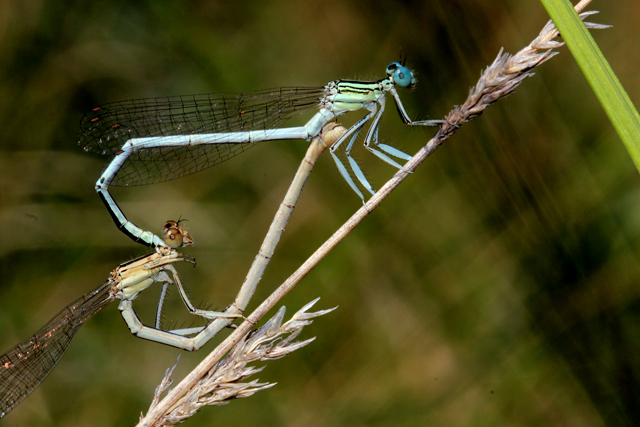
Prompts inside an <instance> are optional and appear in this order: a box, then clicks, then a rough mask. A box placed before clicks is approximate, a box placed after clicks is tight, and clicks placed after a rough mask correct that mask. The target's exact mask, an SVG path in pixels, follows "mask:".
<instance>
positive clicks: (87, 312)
mask: <svg viewBox="0 0 640 427" xmlns="http://www.w3.org/2000/svg"><path fill="white" fill-rule="evenodd" d="M164 236H165V242H164V243H165V245H166V246H163V247H161V248H158V250H157V251H156V252H154V253H152V254H150V255H146V256H143V257H140V258H137V259H134V260H132V261H129V262H126V263H124V264H121V265H120V266H118V268H116V269H115V270H113V271H112V272H111V275H110V276H109V279H107V281H105V282H104V283H103V284H102V285H101V286H99V287H98V288H97V289H95V290H93V291H91V292H89V293H87V294H85V295H83V296H82V297H80V298H79V299H78V300H76V301H74V302H73V303H71V304H69V305H68V306H67V307H65V308H64V309H63V310H62V311H60V313H58V314H57V315H56V316H55V317H54V318H53V319H51V320H50V321H49V322H48V323H47V324H46V325H44V326H43V327H42V328H40V330H39V331H38V332H36V333H35V334H34V335H33V336H32V337H31V338H29V339H28V340H26V341H23V342H21V343H20V344H18V345H16V346H15V347H13V348H12V349H11V350H9V351H8V352H6V353H5V354H3V355H2V356H0V418H2V417H3V416H5V415H6V414H7V413H8V412H9V411H11V410H12V409H13V408H15V407H16V406H17V405H18V404H19V403H20V402H22V400H24V399H25V398H26V397H27V396H28V395H29V394H31V392H32V391H33V390H35V389H36V387H38V385H40V383H41V382H42V381H43V380H44V379H45V378H46V377H47V375H49V373H50V372H51V371H52V370H53V368H55V366H56V364H57V363H58V361H59V360H60V358H61V357H62V356H63V355H64V353H65V351H66V350H67V348H68V347H69V344H71V340H72V339H73V337H74V336H75V334H76V332H78V329H79V328H80V326H82V324H83V323H84V322H85V321H87V320H88V319H89V318H90V317H92V316H93V315H95V314H96V313H98V312H99V311H100V310H102V309H103V308H104V307H106V306H107V305H108V304H109V303H111V302H112V301H114V300H120V306H119V307H118V308H119V309H120V312H121V313H122V317H123V318H124V320H125V321H126V323H127V325H128V326H129V330H130V331H131V333H133V334H134V335H135V336H137V337H139V338H144V339H147V340H151V341H156V342H159V343H162V344H167V345H170V346H173V347H178V348H182V349H185V350H197V349H199V348H200V347H202V346H203V345H204V344H205V343H206V342H207V341H208V340H209V339H211V338H212V337H213V335H212V334H211V333H209V331H208V330H207V329H206V328H191V329H180V330H172V331H165V330H161V329H160V314H161V312H162V304H163V301H164V295H165V292H166V288H167V286H168V285H170V284H174V285H176V287H177V288H178V291H179V293H180V296H181V297H182V300H183V301H184V304H185V305H186V306H187V308H188V309H189V311H190V312H191V313H193V314H196V315H198V316H201V317H204V318H206V319H215V318H217V317H238V315H230V314H227V313H218V312H214V311H205V310H199V309H196V308H195V307H194V306H193V304H192V303H191V302H190V301H189V298H188V297H187V294H186V293H185V291H184V289H183V287H182V284H181V282H180V278H179V277H178V273H177V272H176V270H175V268H174V267H173V265H172V264H173V263H175V262H180V261H186V262H191V263H194V264H195V261H194V260H193V258H191V257H188V256H186V255H182V254H180V253H179V252H177V251H176V250H175V249H174V248H177V247H180V246H188V245H191V243H192V240H191V237H190V236H189V234H188V232H186V230H183V229H182V228H181V227H180V226H179V224H178V223H176V222H175V221H167V223H166V224H165V226H164ZM153 283H162V284H163V289H162V292H161V297H160V301H159V302H158V308H157V311H156V321H155V327H149V326H145V325H143V324H142V322H141V321H140V319H139V318H138V316H137V314H136V312H135V311H134V310H133V307H132V305H131V301H132V300H133V299H134V298H135V297H136V296H137V295H138V294H139V293H140V292H142V291H143V290H145V289H146V288H148V287H149V286H151V285H152V284H153Z"/></svg>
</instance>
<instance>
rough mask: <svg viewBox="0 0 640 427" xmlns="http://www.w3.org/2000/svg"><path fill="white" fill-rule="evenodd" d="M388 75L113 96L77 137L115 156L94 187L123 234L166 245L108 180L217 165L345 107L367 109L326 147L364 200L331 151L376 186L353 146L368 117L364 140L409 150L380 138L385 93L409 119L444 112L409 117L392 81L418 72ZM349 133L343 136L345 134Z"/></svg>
mask: <svg viewBox="0 0 640 427" xmlns="http://www.w3.org/2000/svg"><path fill="white" fill-rule="evenodd" d="M386 74H387V77H385V78H384V79H381V80H378V81H373V82H362V81H353V80H337V81H333V82H330V83H328V84H327V85H325V86H324V87H320V88H278V89H271V90H264V91H258V92H251V93H246V94H209V95H190V96H175V97H164V98H149V99H137V100H130V101H123V102H114V103H111V104H106V105H104V106H102V107H97V108H94V109H93V110H91V112H89V113H88V114H86V115H85V117H84V118H83V119H82V122H81V124H80V136H79V141H78V143H79V145H80V146H81V147H82V148H83V149H84V150H85V151H88V152H93V153H98V154H102V155H108V156H112V159H111V160H110V162H109V163H108V165H107V167H106V168H105V170H104V171H103V172H102V175H101V176H100V178H99V179H98V182H97V183H96V191H97V192H98V194H99V196H100V198H101V199H102V201H103V202H104V204H105V205H106V207H107V209H108V210H109V213H110V214H111V216H112V217H113V220H114V221H115V223H116V225H117V226H118V228H119V229H120V230H122V231H123V232H124V233H125V234H126V235H127V236H129V237H130V238H132V239H133V240H135V241H137V242H140V243H142V244H145V245H147V246H152V247H157V246H162V245H164V242H163V240H162V239H161V238H160V237H158V236H156V235H154V234H153V233H152V232H150V231H143V230H142V229H141V228H139V227H138V226H136V225H135V224H133V223H132V222H130V221H129V220H127V218H126V216H125V215H124V213H123V212H122V210H121V209H120V208H119V207H118V205H117V204H116V202H115V200H114V199H113V197H111V194H110V193H109V190H108V188H109V186H110V185H113V186H135V185H145V184H152V183H157V182H162V181H168V180H171V179H176V178H180V177H182V176H186V175H189V174H192V173H195V172H198V171H201V170H203V169H206V168H209V167H211V166H215V165H217V164H219V163H221V162H223V161H225V160H227V159H229V158H231V157H234V156H235V155H237V154H239V153H241V152H243V151H245V150H247V149H248V148H250V147H252V146H253V145H255V144H256V143H258V142H262V141H273V140H289V139H303V140H309V139H311V138H313V137H316V136H318V135H319V134H320V132H321V131H322V128H323V127H324V126H325V125H326V124H327V123H328V122H329V121H331V120H333V119H334V118H336V117H337V116H339V115H341V114H345V113H347V112H350V111H358V110H366V111H368V113H367V114H366V115H365V116H364V117H363V118H361V119H360V120H358V121H357V122H356V123H355V124H354V125H353V126H351V127H350V128H349V129H348V131H347V132H346V133H345V134H344V135H343V136H342V137H341V138H340V139H338V140H337V141H336V142H335V143H333V144H332V145H331V147H330V153H331V155H332V158H333V159H334V160H335V163H336V166H337V167H338V171H339V172H340V174H341V175H342V177H343V178H344V179H345V181H346V182H347V183H348V184H349V186H350V187H351V188H352V189H353V191H355V192H356V194H357V195H358V196H359V197H360V198H361V199H362V201H363V202H364V200H365V197H364V195H363V194H362V192H361V191H360V189H359V188H358V186H357V185H356V182H355V181H354V179H353V178H352V177H351V175H350V173H349V171H348V169H347V165H345V164H344V163H343V162H342V160H341V159H340V158H339V157H338V156H337V155H336V153H335V151H336V150H337V149H338V148H339V147H340V146H341V145H342V144H343V143H346V146H345V157H346V159H347V163H348V166H349V168H350V169H351V171H352V172H353V175H354V176H355V177H356V179H357V181H358V182H359V183H360V185H361V186H362V187H363V188H365V189H366V190H367V191H368V192H369V193H371V194H375V191H374V189H373V188H372V186H371V184H369V182H368V181H367V179H366V177H365V175H364V173H363V172H362V169H361V168H360V166H359V165H358V164H357V162H356V161H355V160H354V159H353V158H352V157H351V155H350V153H351V149H352V147H353V144H354V142H355V140H356V137H357V136H358V135H359V133H360V131H361V130H362V129H363V127H364V126H365V125H366V124H367V123H368V122H369V121H371V124H370V126H369V129H368V131H367V133H366V136H365V138H364V146H365V147H366V148H367V149H368V150H369V151H370V152H371V153H373V154H374V155H376V156H377V157H378V158H380V159H382V160H384V161H385V162H386V163H388V164H390V165H392V166H395V167H396V168H398V169H402V165H400V164H399V163H398V161H396V160H394V157H395V158H397V159H399V160H404V161H406V160H409V159H410V158H411V156H409V155H407V154H405V153H403V152H402V151H400V150H398V149H396V148H394V147H391V146H390V145H386V144H381V143H379V141H378V131H379V127H380V119H381V117H382V113H383V112H384V109H385V96H386V94H387V93H388V94H390V95H391V96H393V99H394V101H395V103H396V107H397V109H398V113H399V114H400V118H401V119H402V121H403V122H404V123H405V124H407V125H414V126H437V125H439V124H440V123H442V122H443V121H442V120H422V121H412V120H411V119H410V118H409V116H408V114H407V113H406V111H405V108H404V106H403V105H402V101H401V100H400V97H399V95H398V93H397V91H396V86H399V87H403V88H411V87H413V86H414V85H415V83H416V79H415V77H414V75H413V73H412V72H411V71H410V70H409V69H408V68H407V67H405V66H404V65H402V64H400V63H398V62H392V63H391V64H389V66H388V67H387V69H386ZM312 110H317V112H316V114H315V115H314V116H313V117H312V118H311V119H310V120H309V121H308V122H307V123H306V124H305V125H304V126H299V127H289V128H278V126H280V125H282V124H283V123H284V122H285V121H286V120H288V119H290V118H292V117H293V116H295V115H299V114H303V113H306V112H310V111H312ZM347 141H348V142H347Z"/></svg>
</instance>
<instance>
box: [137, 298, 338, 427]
mask: <svg viewBox="0 0 640 427" xmlns="http://www.w3.org/2000/svg"><path fill="white" fill-rule="evenodd" d="M319 299H320V298H317V299H315V300H313V301H311V302H310V303H309V304H307V305H305V306H304V307H302V308H301V309H300V310H298V312H296V313H295V314H294V315H293V317H292V318H291V320H289V321H287V322H286V323H284V324H283V323H282V320H283V319H284V315H285V311H286V309H285V307H282V308H281V309H280V310H278V312H277V313H276V315H275V316H273V317H272V318H271V319H270V320H269V321H268V322H267V323H266V324H265V325H264V326H262V327H260V328H258V329H256V330H254V331H252V332H251V333H250V334H248V335H246V336H245V337H244V338H243V339H242V340H240V341H239V342H238V343H237V344H236V345H235V346H234V347H233V348H232V349H231V351H230V352H229V354H228V355H227V356H226V357H225V358H224V359H222V360H221V361H220V362H218V363H216V364H215V365H214V366H213V368H211V370H210V371H209V372H208V373H207V374H206V375H205V376H204V377H202V378H201V379H200V380H199V381H198V382H197V384H196V385H195V386H194V387H192V388H191V389H190V390H189V392H188V393H187V394H185V395H184V396H183V397H182V399H180V400H179V401H178V402H177V403H176V404H175V405H174V406H173V407H172V408H171V410H170V411H168V412H167V413H166V414H165V415H164V416H163V418H162V419H161V420H159V423H158V424H159V425H163V426H174V425H177V424H180V423H182V422H183V421H185V420H186V419H188V418H189V417H191V416H192V415H194V414H195V413H196V412H198V411H199V410H200V409H201V408H202V407H203V406H205V405H213V406H219V405H226V404H227V403H229V401H231V400H232V399H239V398H242V397H249V396H251V395H252V394H254V393H256V392H258V391H261V390H265V389H267V388H270V387H273V386H274V385H275V383H273V384H270V383H259V382H258V380H253V381H250V382H242V381H244V380H245V379H247V378H249V377H250V376H252V375H254V374H256V373H258V372H260V371H262V369H263V368H264V366H263V367H259V368H256V367H253V366H247V365H248V364H250V363H252V362H258V361H267V360H275V359H280V358H282V357H284V356H286V355H288V354H289V353H292V352H294V351H296V350H298V349H299V348H302V347H304V346H306V345H307V344H309V343H310V342H311V341H313V340H314V339H315V338H310V339H307V340H305V341H295V342H294V341H293V340H294V339H295V338H296V337H297V336H298V335H299V334H300V332H302V328H304V327H305V326H306V325H309V324H311V323H312V320H311V319H313V318H314V317H318V316H322V315H324V314H327V313H329V312H331V311H333V310H335V308H332V309H329V310H321V311H316V312H307V310H309V309H310V308H311V307H312V306H313V305H314V304H315V303H316V302H317V301H318V300H319ZM176 363H177V362H176ZM173 368H175V366H174V367H173ZM173 368H170V369H168V370H167V372H166V374H165V377H164V379H163V380H162V383H161V385H160V386H158V388H157V389H156V393H155V396H154V399H153V403H152V404H151V406H150V408H149V410H150V411H151V410H152V409H153V408H154V407H155V406H156V405H157V404H158V402H159V401H160V395H161V394H162V393H163V392H164V391H165V390H166V389H167V388H168V386H169V385H170V384H171V382H172V381H171V379H170V376H171V374H172V372H173Z"/></svg>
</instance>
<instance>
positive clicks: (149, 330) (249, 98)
mask: <svg viewBox="0 0 640 427" xmlns="http://www.w3.org/2000/svg"><path fill="white" fill-rule="evenodd" d="M386 73H387V77H386V78H384V79H382V80H379V81H375V82H360V81H350V80H338V81H334V82H330V83H329V84H327V85H326V86H324V87H322V88H281V89H272V90H266V91H259V92H253V93H248V94H239V95H195V96H180V97H168V98H153V99H140V100H132V101H125V102H117V103H112V104H107V105H104V106H103V107H98V108H95V109H93V110H92V111H91V112H90V113H89V114H87V115H86V116H85V117H84V118H83V120H82V122H81V130H80V138H79V143H80V145H81V146H82V148H84V149H85V150H86V151H89V152H97V153H100V154H104V155H109V156H112V157H113V158H112V159H111V160H110V162H109V164H108V165H107V167H106V168H105V170H104V171H103V173H102V176H101V177H100V179H99V180H98V182H97V184H96V190H97V191H98V194H99V195H100V197H101V198H102V200H103V201H104V203H105V205H106V206H107V208H108V210H109V212H110V213H111V215H112V217H113V219H114V221H115V222H116V224H117V225H118V226H119V228H120V229H121V230H123V231H124V232H125V234H127V235H128V236H130V237H131V238H133V239H134V240H136V241H139V242H141V243H143V244H146V245H148V246H153V247H155V248H156V252H155V253H153V254H150V255H146V256H144V257H141V258H137V259H135V260H133V261H130V262H127V263H124V264H122V265H120V266H119V267H118V268H116V269H115V270H114V271H113V272H112V274H111V275H110V277H109V279H108V280H107V281H106V282H105V283H104V284H103V285H101V286H100V287H98V288H97V289H95V290H94V291H92V292H90V293H88V294H86V295H84V296H82V297H81V298H80V299H78V300H77V301H75V302H74V303H72V304H71V305H69V306H68V307H66V308H65V309H64V310H63V311H61V312H60V313H59V314H58V315H57V316H55V317H54V318H53V319H52V320H51V321H50V322H49V323H47V324H46V325H45V326H44V327H43V328H41V329H40V330H39V331H38V332H36V334H34V335H33V336H32V337H31V338H30V339H28V340H26V341H24V342H22V343H20V344H18V345H16V346H15V347H14V348H12V349H11V350H9V351H8V352H7V353H5V354H4V355H2V356H0V418H1V417H2V416H4V415H5V414H6V413H7V412H9V411H10V410H11V409H13V408H14V407H15V406H16V405H18V404H19V403H20V402H21V401H22V400H23V399H24V398H25V397H26V396H28V395H29V394H30V393H31V392H32V391H33V390H34V389H35V388H36V387H37V386H38V385H39V384H40V382H41V381H42V380H43V379H44V378H45V377H46V376H47V375H48V373H49V372H51V370H52V369H53V368H54V367H55V365H56V363H57V362H58V361H59V360H60V358H61V357H62V355H63V354H64V352H65V350H66V349H67V347H68V346H69V344H70V342H71V340H72V339H73V337H74V335H75V333H76V332H77V330H78V328H79V327H80V326H81V325H82V324H83V323H84V322H85V321H86V320H87V319H88V318H90V317H91V316H93V315H94V314H96V313H97V312H98V311H100V310H101V309H102V308H103V307H105V306H106V305H108V304H109V303H110V302H111V301H113V300H115V299H118V300H120V306H119V309H120V311H121V312H122V316H123V318H124V319H125V321H126V323H127V325H128V326H129V329H130V330H131V332H132V333H134V335H136V336H138V337H141V338H145V339H149V340H153V341H157V342H160V343H163V344H167V345H172V346H175V347H178V348H182V349H186V350H196V349H198V348H199V347H201V346H202V345H204V344H205V343H206V342H207V341H208V340H209V339H211V338H212V337H213V336H214V335H215V331H214V330H213V329H209V326H210V325H211V324H209V326H207V327H202V328H191V329H184V330H172V331H165V330H162V329H161V328H160V320H159V319H160V313H161V312H162V305H163V301H164V295H165V290H166V287H167V286H168V285H170V284H174V285H176V287H177V288H178V291H179V293H180V296H181V297H182V299H183V301H184V303H185V305H186V306H187V308H188V310H189V311H190V312H191V313H193V314H195V315H198V316H201V317H204V318H206V319H209V320H211V319H214V318H217V317H226V318H232V317H237V316H238V315H236V314H229V313H220V312H213V311H207V310H200V309H196V308H195V306H194V305H193V304H192V303H191V302H190V301H189V298H188V297H187V295H186V293H185V292H184V289H183V288H182V285H181V283H180V279H179V277H178V274H177V272H176V271H175V269H174V268H173V266H172V264H173V263H176V262H180V261H183V262H184V261H187V262H193V259H191V258H189V257H187V256H185V255H181V254H179V253H178V252H177V251H176V250H175V248H177V247H180V246H188V245H189V244H191V240H190V237H189V236H188V233H186V232H185V231H184V230H183V229H182V228H181V227H180V226H179V223H176V222H174V221H169V222H167V223H166V224H165V227H164V229H163V232H164V236H165V237H164V239H161V238H160V237H158V236H156V235H154V234H153V233H151V232H149V231H143V230H142V229H140V228H139V227H137V226H136V225H135V224H133V223H131V222H129V221H128V220H127V218H126V217H125V215H124V214H123V213H122V211H121V210H120V208H119V207H118V205H117V204H116V202H115V201H114V200H113V198H112V197H111V195H110V194H109V191H108V187H109V185H116V186H133V185H143V184H151V183H156V182H162V181H167V180H170V179H175V178H179V177H182V176H185V175H188V174H191V173H195V172H198V171H200V170H203V169H206V168H208V167H211V166H214V165H216V164H219V163H221V162H223V161H224V160H227V159H229V158H231V157H233V156H235V155H237V154H239V153H241V152H243V151H244V150H246V149H248V148H249V147H251V146H253V145H255V144H256V143H258V142H261V141H269V140H285V139H304V140H309V139H312V138H315V137H318V136H319V135H320V134H321V133H322V132H323V129H325V125H327V123H329V122H330V121H331V120H333V119H334V118H335V117H337V116H339V115H341V114H344V113H347V112H350V111H358V110H367V111H368V113H367V114H366V116H364V117H363V118H361V119H360V120H358V121H357V122H356V123H355V124H354V125H353V126H352V127H351V128H349V129H348V130H347V131H346V132H345V133H344V135H342V136H341V137H339V138H338V139H337V140H335V142H333V143H331V144H330V152H331V154H332V157H333V159H334V160H335V162H336V165H337V167H338V170H339V172H340V174H341V175H342V176H343V178H344V179H345V180H346V181H347V183H348V184H349V186H350V187H351V188H352V189H353V190H354V191H355V192H356V193H357V194H358V195H359V196H360V198H361V199H362V200H363V201H364V195H363V194H362V192H361V191H360V190H359V188H358V186H357V185H356V183H355V182H354V180H353V179H352V178H351V175H350V174H349V171H348V169H347V166H349V167H350V168H351V170H352V172H353V175H354V176H355V177H356V179H357V180H358V182H359V183H360V185H361V186H362V187H364V188H365V189H366V190H367V191H369V192H370V193H372V194H374V190H373V188H372V187H371V185H370V184H369V182H368V181H367V179H366V178H365V176H364V173H363V172H362V169H361V168H360V166H359V165H358V164H357V163H356V162H355V160H353V158H352V157H351V156H350V151H351V149H352V147H353V144H354V142H355V140H356V137H357V136H358V134H359V133H360V132H361V130H362V129H363V127H364V126H365V125H366V123H368V122H369V121H371V125H370V127H369V129H368V131H367V133H366V136H365V138H364V145H365V147H366V148H367V149H368V150H369V151H371V152H372V153H373V154H375V155H376V156H377V157H379V158H380V159H382V160H384V161H385V162H387V163H389V164H391V165H393V166H395V167H397V168H398V169H402V166H401V165H400V164H399V163H398V162H397V161H396V160H394V159H393V158H392V157H395V158H398V159H400V160H408V159H409V158H410V156H408V155H407V154H405V153H403V152H401V151H399V150H397V149H395V148H393V147H391V146H389V145H385V144H380V143H379V142H378V130H379V126H380V119H381V116H382V113H383V112H384V108H385V96H386V94H387V93H389V94H391V95H392V96H393V98H394V100H395V103H396V107H397V109H398V112H399V114H400V117H401V119H402V121H403V122H404V123H406V124H408V125H419V126H435V125H438V124H440V123H441V122H442V121H440V120H427V121H412V120H411V119H410V118H409V116H408V115H407V113H406V111H405V109H404V106H403V105H402V102H401V101H400V98H399V96H398V93H397V92H396V89H395V86H400V87H406V88H410V87H412V86H413V85H414V84H415V78H414V76H413V74H412V73H411V71H409V69H407V68H406V67H404V66H403V65H401V64H399V63H397V62H394V63H391V64H390V65H389V66H388V67H387V70H386ZM312 110H317V112H316V114H315V115H314V116H313V117H312V118H311V120H309V121H308V122H307V123H306V124H305V125H304V126H300V127H290V128H278V126H280V125H281V124H282V123H284V122H285V121H286V120H288V119H290V118H291V117H293V116H294V115H297V114H302V113H305V112H309V111H312ZM323 135H324V133H323ZM343 143H346V147H345V154H346V159H347V163H348V165H345V164H343V163H342V161H341V160H340V159H339V158H338V156H337V155H336V154H335V151H336V149H338V148H339V147H340V146H341V145H342V144H343ZM178 235H179V236H180V240H179V241H176V240H175V237H176V236H178ZM153 283H162V284H163V291H162V293H161V297H160V301H159V302H158V309H157V315H156V321H155V325H154V327H147V326H144V325H143V324H142V323H141V322H140V320H139V319H138V317H137V315H136V313H135V311H134V310H133V308H132V300H133V299H134V298H135V297H136V296H137V295H138V294H139V293H140V292H141V291H143V290H145V289H146V288H147V287H149V286H151V285H152V284H153Z"/></svg>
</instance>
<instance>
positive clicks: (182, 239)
mask: <svg viewBox="0 0 640 427" xmlns="http://www.w3.org/2000/svg"><path fill="white" fill-rule="evenodd" d="M180 222H181V221H173V220H169V221H167V222H165V224H164V227H163V228H162V234H163V236H164V242H165V243H166V244H167V246H169V247H170V248H174V249H175V248H179V247H182V246H191V245H193V239H192V238H191V236H190V235H189V232H188V231H187V230H185V229H183V228H182V227H181V226H180Z"/></svg>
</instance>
